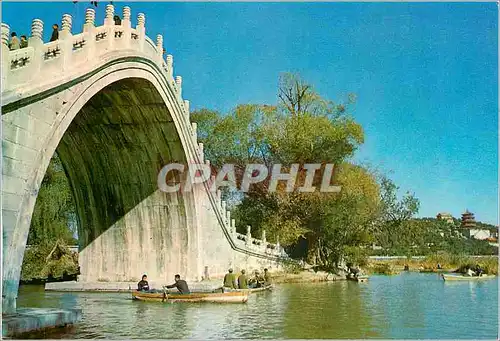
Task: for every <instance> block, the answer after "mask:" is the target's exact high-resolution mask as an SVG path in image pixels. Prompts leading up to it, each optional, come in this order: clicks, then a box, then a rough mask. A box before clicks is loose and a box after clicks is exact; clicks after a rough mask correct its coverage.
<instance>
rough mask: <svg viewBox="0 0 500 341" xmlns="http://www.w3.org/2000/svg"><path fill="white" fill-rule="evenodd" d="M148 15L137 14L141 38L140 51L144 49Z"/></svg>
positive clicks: (138, 30) (138, 33) (137, 27)
mask: <svg viewBox="0 0 500 341" xmlns="http://www.w3.org/2000/svg"><path fill="white" fill-rule="evenodd" d="M145 25H146V16H145V15H144V13H139V14H137V26H136V27H135V29H136V30H137V35H138V38H139V51H144V41H145V39H146V26H145Z"/></svg>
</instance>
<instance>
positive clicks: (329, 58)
mask: <svg viewBox="0 0 500 341" xmlns="http://www.w3.org/2000/svg"><path fill="white" fill-rule="evenodd" d="M105 4H107V2H100V3H99V6H98V8H97V22H98V23H102V20H103V17H104V7H105ZM125 4H127V5H129V6H131V7H132V16H133V24H135V22H136V16H137V13H138V12H143V13H145V14H146V32H147V34H148V35H149V36H150V37H151V38H153V39H155V37H156V34H158V33H161V34H163V36H164V42H165V43H164V44H165V48H166V49H167V51H168V53H171V54H173V55H174V70H175V74H176V75H181V76H182V77H183V97H184V98H186V99H189V100H190V102H191V108H192V109H197V108H201V107H207V108H211V109H218V110H221V111H226V110H229V109H231V108H232V107H234V106H235V105H236V104H240V103H275V102H276V88H277V83H278V76H279V74H280V73H281V72H288V71H292V72H299V73H300V74H301V75H302V76H303V78H305V79H306V80H307V81H309V82H311V83H312V84H313V85H314V86H315V88H316V90H318V92H320V93H321V94H322V95H323V96H324V97H327V98H330V99H332V100H338V99H341V98H343V97H344V96H346V95H347V93H349V92H354V93H356V94H357V96H358V100H357V103H356V106H355V108H354V110H353V116H354V117H355V119H356V120H357V121H358V122H359V123H361V124H362V126H363V127H364V129H365V134H366V142H365V144H364V145H363V146H362V147H361V148H360V150H359V151H358V152H357V154H356V156H355V160H356V161H358V162H365V163H369V164H371V165H372V166H373V167H376V168H378V169H380V170H382V171H383V172H386V173H388V174H389V176H390V177H391V178H392V179H393V180H394V181H395V182H396V183H397V184H398V185H399V186H400V187H401V191H402V192H404V191H407V190H409V191H412V192H415V194H416V196H417V197H418V198H419V199H420V200H421V209H420V214H419V215H420V216H435V215H436V214H437V213H438V212H439V211H447V212H450V213H452V214H453V215H454V216H456V217H458V216H460V213H462V212H463V211H464V210H465V209H466V208H468V209H469V210H471V211H472V212H474V213H475V214H476V218H477V219H478V220H481V221H485V222H490V223H495V224H496V223H497V220H498V195H497V193H498V176H497V174H498V163H497V161H498V116H497V110H498V70H497V69H498V67H497V51H498V38H497V31H498V28H497V4H495V3H118V2H115V7H116V8H117V12H118V13H120V14H121V8H122V7H123V6H124V5H125ZM88 5H89V2H88V1H85V2H82V1H80V2H79V3H77V4H73V3H71V2H70V3H5V2H4V3H3V4H2V17H3V18H2V21H3V22H6V23H7V24H9V25H10V26H11V30H15V31H16V32H17V33H18V35H21V34H29V29H30V24H31V20H32V19H33V18H40V19H42V20H43V21H44V22H45V25H46V28H47V29H46V30H45V32H44V33H45V37H46V39H48V37H49V35H50V32H49V29H48V28H49V26H50V25H51V24H52V23H55V22H59V23H60V21H61V17H62V14H64V13H69V14H72V15H73V17H74V20H73V32H81V27H82V24H83V19H84V12H85V8H86V7H87V6H88Z"/></svg>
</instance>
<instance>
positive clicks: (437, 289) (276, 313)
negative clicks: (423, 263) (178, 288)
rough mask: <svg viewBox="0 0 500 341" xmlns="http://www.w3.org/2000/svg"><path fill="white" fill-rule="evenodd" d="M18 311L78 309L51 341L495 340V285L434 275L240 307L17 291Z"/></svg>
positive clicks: (290, 291)
mask: <svg viewBox="0 0 500 341" xmlns="http://www.w3.org/2000/svg"><path fill="white" fill-rule="evenodd" d="M18 306H23V307H54V308H55V307H60V308H81V309H82V310H83V319H82V321H81V323H80V324H79V325H78V326H76V327H74V328H72V329H70V330H66V331H64V332H58V333H56V334H54V333H51V334H49V335H47V337H50V338H59V337H61V338H109V339H124V338H142V339H145V338H155V339H158V338H189V339H202V340H206V339H221V338H232V339H234V338H261V339H265V338H293V339H304V338H331V339H340V338H355V339H362V338H397V339H405V338H406V339H408V338H411V339H452V338H453V339H496V338H497V336H498V280H497V279H491V280H485V281H482V282H459V283H451V282H444V281H443V280H442V279H441V278H440V277H439V275H437V274H419V273H402V274H400V275H397V276H371V277H370V279H369V281H368V282H367V283H356V282H346V281H338V282H328V283H307V284H283V285H277V286H276V287H275V288H274V289H273V291H271V292H263V293H258V294H253V295H251V296H250V298H249V300H248V302H247V303H246V304H236V305H231V304H226V305H224V304H185V303H184V304H182V303H177V304H162V303H154V302H138V301H132V300H131V299H130V294H126V293H56V292H45V291H43V287H36V286H22V287H21V289H20V296H19V299H18Z"/></svg>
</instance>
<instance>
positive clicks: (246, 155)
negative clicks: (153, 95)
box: [192, 74, 380, 266]
mask: <svg viewBox="0 0 500 341" xmlns="http://www.w3.org/2000/svg"><path fill="white" fill-rule="evenodd" d="M278 97H279V103H278V105H276V106H275V105H239V106H237V107H236V108H235V109H234V110H233V111H232V112H230V113H228V114H227V115H225V116H223V115H221V114H220V113H218V112H214V111H209V110H200V111H198V112H195V113H193V114H192V118H193V120H194V121H195V122H197V124H198V133H199V139H200V142H203V143H204V145H205V153H206V157H207V158H208V159H210V160H211V163H212V165H214V166H216V167H217V168H219V169H220V167H222V165H224V164H226V163H231V164H235V165H236V167H235V168H236V177H237V179H241V175H242V173H243V171H244V167H245V166H246V164H248V163H260V164H265V165H267V166H268V167H269V168H270V167H271V165H272V164H275V163H280V164H282V165H283V166H285V168H286V167H287V165H288V166H289V165H291V164H293V163H299V164H306V163H320V164H323V165H324V164H326V163H335V164H336V165H337V167H336V169H335V171H334V176H333V177H334V181H333V182H334V183H338V184H340V185H341V186H342V191H341V193H318V192H314V193H301V192H293V193H289V192H286V191H285V188H284V183H280V184H278V188H277V191H276V192H274V193H269V192H268V191H267V188H268V186H269V182H268V181H264V182H262V183H260V184H256V185H252V186H251V187H250V190H249V192H247V193H244V194H238V195H239V199H240V200H239V204H238V205H237V207H236V208H235V209H234V210H233V217H234V218H235V219H236V221H237V222H238V226H237V229H238V231H239V232H243V233H244V232H245V227H246V225H251V226H252V233H253V234H254V235H259V234H260V231H261V230H262V229H265V230H266V231H267V236H268V238H267V239H268V240H269V241H271V242H274V241H276V240H277V239H278V238H279V241H280V243H281V245H284V246H288V247H289V248H292V249H296V250H297V249H300V248H301V246H299V245H298V241H299V240H301V239H302V238H304V239H306V241H307V246H306V247H305V249H304V250H303V256H305V257H307V258H308V260H309V261H311V262H313V263H316V264H318V265H324V266H329V265H332V264H336V263H337V262H338V261H339V260H340V259H341V258H342V256H343V255H344V253H345V252H346V250H348V251H349V252H352V251H353V250H354V249H353V248H356V247H357V246H359V245H361V244H364V243H366V242H368V241H370V240H371V236H370V234H371V233H370V229H371V223H372V222H373V220H374V219H375V217H376V215H377V213H378V212H379V207H378V206H379V205H378V202H379V200H380V199H379V185H378V183H377V181H376V178H375V176H374V174H373V173H372V172H371V171H369V170H368V169H366V168H364V167H361V166H357V165H353V164H350V163H349V162H348V161H347V160H348V158H350V157H351V156H352V155H353V154H354V152H355V150H356V149H357V148H358V146H359V145H360V144H361V143H363V140H364V134H363V129H362V128H361V126H360V125H359V124H358V123H356V122H355V121H354V120H353V119H352V118H351V117H350V116H349V115H348V110H349V108H350V106H351V105H352V104H353V102H354V100H355V96H354V95H350V96H349V97H348V99H347V101H345V102H344V103H340V104H337V103H333V102H332V101H329V100H326V99H323V98H322V97H321V96H320V95H319V94H318V93H316V92H315V91H314V90H313V89H312V87H311V86H310V85H309V84H307V83H305V82H304V81H303V80H302V79H300V78H299V77H298V76H296V75H291V74H285V75H283V76H282V77H281V79H280V87H279V89H278ZM287 170H288V169H282V170H281V171H282V172H286V171H287ZM323 172H324V168H322V169H321V170H318V171H317V172H316V177H315V178H314V181H313V186H316V187H319V185H320V184H321V179H322V175H323ZM305 176H306V170H305V169H302V168H301V169H299V173H298V181H297V182H296V187H299V186H302V185H303V183H304V179H305ZM231 194H232V193H231V192H230V191H228V190H225V189H224V188H223V195H224V196H225V199H227V198H228V196H230V195H231ZM347 247H348V248H347ZM299 253H300V250H299Z"/></svg>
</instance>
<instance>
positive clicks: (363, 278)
mask: <svg viewBox="0 0 500 341" xmlns="http://www.w3.org/2000/svg"><path fill="white" fill-rule="evenodd" d="M346 279H347V280H348V281H355V282H360V283H363V282H366V281H368V276H367V275H359V276H357V277H355V276H349V275H346Z"/></svg>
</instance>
